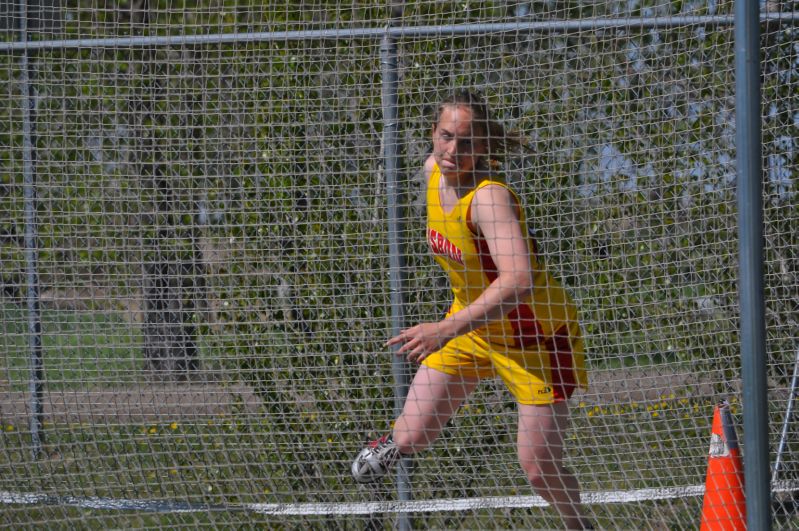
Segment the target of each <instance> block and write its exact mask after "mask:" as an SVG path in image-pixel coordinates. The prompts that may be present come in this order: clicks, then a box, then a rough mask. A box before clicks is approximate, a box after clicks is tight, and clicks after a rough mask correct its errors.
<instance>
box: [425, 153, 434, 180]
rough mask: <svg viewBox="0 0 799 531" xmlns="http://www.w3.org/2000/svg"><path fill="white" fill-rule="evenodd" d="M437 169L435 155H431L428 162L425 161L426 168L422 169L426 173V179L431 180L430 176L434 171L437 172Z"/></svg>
mask: <svg viewBox="0 0 799 531" xmlns="http://www.w3.org/2000/svg"><path fill="white" fill-rule="evenodd" d="M435 167H436V159H435V157H433V155H429V156H428V157H427V160H425V161H424V167H423V168H422V171H424V176H425V178H427V179H429V178H430V176H431V175H432V174H433V170H435Z"/></svg>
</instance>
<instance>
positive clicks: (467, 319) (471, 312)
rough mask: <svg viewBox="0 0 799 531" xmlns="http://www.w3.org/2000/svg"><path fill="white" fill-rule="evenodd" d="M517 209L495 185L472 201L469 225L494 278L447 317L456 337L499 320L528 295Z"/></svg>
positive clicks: (509, 196)
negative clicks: (484, 249)
mask: <svg viewBox="0 0 799 531" xmlns="http://www.w3.org/2000/svg"><path fill="white" fill-rule="evenodd" d="M519 208H520V207H519V205H518V203H517V202H516V198H515V197H514V195H513V194H512V193H511V192H510V191H509V190H508V189H507V188H505V187H502V186H497V185H489V186H485V187H483V188H480V189H479V190H478V191H477V193H476V194H475V196H474V199H473V200H472V208H471V223H472V226H473V228H474V230H475V231H476V232H477V233H478V235H479V236H481V237H482V238H483V239H484V240H485V242H486V244H487V246H488V250H489V252H490V253H491V260H492V261H493V263H494V266H495V267H496V271H497V277H496V278H495V279H494V281H493V282H491V284H490V285H489V286H488V287H487V288H486V290H485V291H483V293H482V294H481V295H480V296H479V297H478V298H477V299H475V300H474V301H473V302H472V303H471V304H470V305H469V306H467V307H466V308H464V309H463V310H461V311H460V312H458V313H456V314H454V315H452V316H450V317H449V318H448V320H451V321H453V323H451V325H452V326H454V327H455V332H454V333H455V335H456V336H457V335H461V334H465V333H467V332H469V331H471V330H474V329H475V328H479V327H481V326H484V325H486V324H488V323H489V322H492V321H496V320H498V319H501V318H502V317H503V316H505V315H507V314H508V313H509V312H510V311H512V310H513V309H515V308H516V307H517V306H518V305H519V304H520V303H521V302H522V301H523V300H525V299H526V298H527V297H528V296H529V295H530V294H531V293H532V290H533V272H532V271H531V269H530V252H531V250H530V249H529V248H528V240H527V237H526V236H525V234H524V233H523V231H522V225H521V222H520V219H519Z"/></svg>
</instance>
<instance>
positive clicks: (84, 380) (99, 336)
mask: <svg viewBox="0 0 799 531" xmlns="http://www.w3.org/2000/svg"><path fill="white" fill-rule="evenodd" d="M0 322H1V323H2V325H0V326H1V327H2V334H0V336H2V337H0V350H2V351H3V352H4V354H5V355H4V356H3V357H2V358H0V380H5V381H6V382H7V384H8V386H9V387H10V389H11V390H14V391H21V390H24V389H27V386H28V381H29V378H30V347H29V338H30V335H29V333H28V312H27V309H26V308H23V307H18V306H12V305H9V304H3V305H0ZM41 324H42V336H41V340H42V359H43V363H44V372H45V380H46V385H47V387H48V389H51V390H59V389H64V388H70V387H74V386H85V385H86V384H91V383H95V382H100V381H106V382H113V383H114V384H117V383H128V382H132V381H135V380H136V379H137V377H138V373H139V372H140V371H141V367H142V362H141V359H140V354H139V353H140V352H141V344H142V337H141V331H140V330H139V328H138V327H137V326H135V325H131V324H130V323H128V322H126V321H125V320H124V319H122V318H121V317H120V316H118V315H117V314H115V313H112V312H97V311H93V312H86V311H84V312H79V311H66V310H51V309H46V310H43V311H42V312H41Z"/></svg>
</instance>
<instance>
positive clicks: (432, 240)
mask: <svg viewBox="0 0 799 531" xmlns="http://www.w3.org/2000/svg"><path fill="white" fill-rule="evenodd" d="M427 243H428V244H429V245H430V250H431V251H433V254H440V255H443V256H446V257H447V258H450V259H451V260H454V261H455V262H458V263H459V264H461V265H464V264H463V251H461V250H460V249H458V248H457V247H455V245H454V244H453V243H452V242H451V241H449V240H448V239H446V238H445V237H444V235H443V234H441V233H440V232H438V231H437V230H434V229H428V231H427Z"/></svg>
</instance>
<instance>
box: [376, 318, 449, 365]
mask: <svg viewBox="0 0 799 531" xmlns="http://www.w3.org/2000/svg"><path fill="white" fill-rule="evenodd" d="M448 328H449V327H448V326H447V323H446V322H436V323H422V324H418V325H416V326H412V327H410V328H406V329H405V330H403V331H402V332H400V333H399V334H397V335H396V336H394V337H392V338H391V339H389V340H388V341H387V342H386V346H388V347H390V346H394V345H402V346H401V347H400V348H399V349H398V350H397V352H396V354H397V356H403V355H404V356H405V358H406V359H407V360H408V361H410V362H412V363H421V362H422V360H424V359H425V358H426V357H427V356H429V355H430V354H432V353H433V352H436V351H438V350H441V348H442V347H443V346H444V345H446V344H447V342H449V340H450V339H452V338H453V337H455V335H453V334H452V333H451V332H449V331H448Z"/></svg>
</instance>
